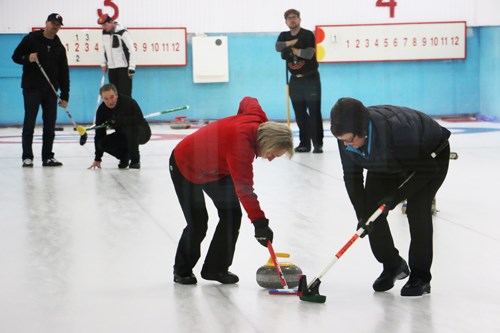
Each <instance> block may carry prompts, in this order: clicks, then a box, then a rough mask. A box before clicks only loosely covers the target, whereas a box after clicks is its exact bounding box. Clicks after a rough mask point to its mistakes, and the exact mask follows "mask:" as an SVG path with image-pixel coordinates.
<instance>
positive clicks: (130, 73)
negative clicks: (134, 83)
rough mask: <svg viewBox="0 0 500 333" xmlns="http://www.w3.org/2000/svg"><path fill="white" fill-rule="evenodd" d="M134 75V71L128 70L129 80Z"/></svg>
mask: <svg viewBox="0 0 500 333" xmlns="http://www.w3.org/2000/svg"><path fill="white" fill-rule="evenodd" d="M134 75H135V69H129V70H128V77H130V78H131V77H132V76H134Z"/></svg>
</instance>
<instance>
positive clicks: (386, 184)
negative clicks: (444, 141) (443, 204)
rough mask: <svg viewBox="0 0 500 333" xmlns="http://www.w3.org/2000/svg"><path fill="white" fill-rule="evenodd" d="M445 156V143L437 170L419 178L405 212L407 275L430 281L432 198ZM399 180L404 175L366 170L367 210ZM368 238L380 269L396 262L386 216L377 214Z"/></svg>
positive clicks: (443, 169)
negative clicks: (407, 237)
mask: <svg viewBox="0 0 500 333" xmlns="http://www.w3.org/2000/svg"><path fill="white" fill-rule="evenodd" d="M449 156H450V147H449V146H448V147H447V148H445V149H444V150H443V151H442V152H441V153H440V154H439V155H438V156H436V162H437V163H438V166H439V171H438V173H437V174H435V175H434V176H433V177H432V178H430V179H429V178H423V179H420V180H421V181H422V182H423V183H425V185H424V186H423V187H422V188H421V189H420V190H418V191H417V192H416V193H414V194H413V195H411V196H410V197H408V198H407V208H406V214H407V217H408V222H409V227H410V237H411V242H410V249H409V254H408V259H409V260H408V264H409V266H410V269H411V276H412V277H416V278H420V279H422V280H424V281H430V280H431V278H432V275H431V265H432V258H433V242H432V238H433V226H432V199H433V198H434V197H435V196H436V193H437V191H438V189H439V188H440V187H441V184H442V183H443V181H444V179H445V178H446V174H447V173H448V164H449V162H450V158H449ZM403 181H404V178H401V177H398V176H395V175H388V174H377V173H373V172H368V173H367V176H366V186H365V187H366V204H367V209H368V213H369V214H371V213H373V212H374V211H375V210H376V209H377V204H378V202H379V201H380V199H381V198H383V197H384V196H386V195H388V194H389V193H392V192H393V191H394V190H395V189H396V188H397V187H398V186H399V185H401V183H402V182H403ZM369 239H370V246H371V249H372V252H373V254H374V256H375V258H376V259H377V260H378V261H379V262H380V263H382V264H384V269H394V268H395V267H396V266H397V265H398V264H399V263H400V259H399V252H398V250H397V249H396V248H395V246H394V241H393V238H392V235H391V231H390V229H389V224H388V223H387V219H386V218H384V217H382V216H381V217H380V218H378V219H377V220H375V221H374V223H373V230H372V231H371V232H370V234H369Z"/></svg>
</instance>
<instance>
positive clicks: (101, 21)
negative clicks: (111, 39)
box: [97, 14, 111, 25]
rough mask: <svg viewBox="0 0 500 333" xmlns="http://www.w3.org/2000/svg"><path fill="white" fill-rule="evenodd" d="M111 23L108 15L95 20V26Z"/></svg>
mask: <svg viewBox="0 0 500 333" xmlns="http://www.w3.org/2000/svg"><path fill="white" fill-rule="evenodd" d="M109 22H111V17H110V16H109V15H108V14H103V15H101V16H100V17H99V18H98V19H97V24H100V25H103V24H105V23H109Z"/></svg>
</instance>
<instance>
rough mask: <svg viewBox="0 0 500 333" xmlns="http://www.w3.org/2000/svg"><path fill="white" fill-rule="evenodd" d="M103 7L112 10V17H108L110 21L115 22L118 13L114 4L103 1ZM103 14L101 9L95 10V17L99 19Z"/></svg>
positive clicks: (111, 1) (111, 0) (108, 0)
mask: <svg viewBox="0 0 500 333" xmlns="http://www.w3.org/2000/svg"><path fill="white" fill-rule="evenodd" d="M104 6H106V7H111V8H113V15H111V14H108V15H109V16H110V17H111V19H112V20H116V18H117V17H118V15H119V12H120V10H119V9H118V6H117V5H116V3H114V2H113V0H104ZM103 14H104V13H103V11H102V10H101V8H99V9H98V10H97V16H99V17H101V16H102V15H103Z"/></svg>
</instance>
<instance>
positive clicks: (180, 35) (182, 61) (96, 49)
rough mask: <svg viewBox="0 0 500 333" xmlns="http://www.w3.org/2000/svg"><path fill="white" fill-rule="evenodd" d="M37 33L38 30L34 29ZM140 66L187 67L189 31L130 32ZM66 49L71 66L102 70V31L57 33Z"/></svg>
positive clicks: (131, 30)
mask: <svg viewBox="0 0 500 333" xmlns="http://www.w3.org/2000/svg"><path fill="white" fill-rule="evenodd" d="M34 30H36V29H34ZM127 30H128V31H129V32H130V36H131V38H132V41H133V42H134V50H135V52H136V57H137V65H138V66H186V65H187V46H186V45H187V32H186V28H127ZM57 35H58V36H59V38H60V39H61V42H62V43H63V45H64V46H65V47H66V53H67V55H68V64H69V65H70V66H100V65H101V60H102V57H103V55H102V52H104V49H103V47H102V29H99V28H67V27H63V28H62V29H61V30H59V32H58V33H57Z"/></svg>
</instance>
